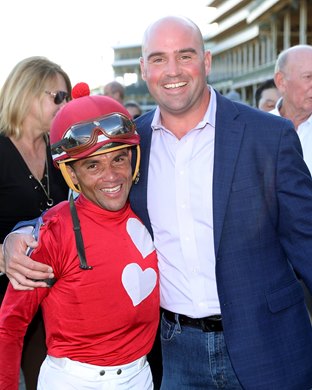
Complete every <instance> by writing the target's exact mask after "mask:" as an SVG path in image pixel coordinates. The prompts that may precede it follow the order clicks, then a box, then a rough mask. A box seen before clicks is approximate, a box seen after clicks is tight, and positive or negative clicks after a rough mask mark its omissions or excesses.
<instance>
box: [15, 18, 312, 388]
mask: <svg viewBox="0 0 312 390" xmlns="http://www.w3.org/2000/svg"><path fill="white" fill-rule="evenodd" d="M210 70H211V54H210V53H209V52H208V51H205V50H204V44H203V39H202V36H201V33H200V31H199V29H198V27H197V26H196V25H194V23H193V22H191V21H190V20H188V19H185V18H182V17H165V18H162V19H160V20H158V21H156V22H155V23H153V24H152V25H151V26H149V28H148V29H147V31H146V32H145V35H144V38H143V46H142V58H141V71H142V76H143V79H144V80H145V81H146V83H147V86H148V88H149V91H150V93H151V94H152V95H153V97H154V98H155V100H156V101H157V103H158V107H157V108H156V110H155V111H153V112H149V113H147V114H145V115H143V116H141V117H139V118H138V119H137V122H136V123H137V127H138V131H139V133H140V136H141V150H142V158H141V167H140V179H139V181H138V183H137V184H136V185H134V186H133V187H132V191H131V194H130V201H131V205H132V208H133V210H134V211H135V212H136V213H137V214H138V215H139V216H140V218H141V219H142V221H143V222H144V224H145V225H146V226H147V227H148V229H149V231H150V233H151V234H152V235H153V238H154V242H155V247H156V249H157V253H158V258H159V270H160V291H161V307H162V320H161V346H162V356H163V380H162V385H161V388H162V389H163V390H183V389H187V390H192V389H202V390H204V389H205V390H206V389H220V388H222V389H227V390H236V389H237V390H238V389H247V390H307V389H310V388H312V329H311V324H310V320H309V316H308V313H307V310H306V306H305V302H304V296H303V291H302V287H301V284H300V282H299V280H298V276H299V277H300V278H302V279H303V280H304V282H305V284H306V285H307V287H308V288H309V290H310V291H312V180H311V176H310V174H309V171H308V169H307V166H306V165H305V163H304V161H303V158H302V150H301V146H300V141H299V139H298V136H297V134H296V132H295V131H294V128H293V125H292V123H291V122H290V121H288V120H286V119H283V118H278V117H275V116H273V115H271V114H267V113H263V112H261V111H259V110H255V109H253V108H250V107H248V106H247V105H243V104H240V103H235V102H231V101H230V100H228V99H226V98H224V97H222V96H221V95H220V94H219V93H218V92H216V91H215V90H214V89H213V88H211V87H209V86H207V85H206V77H207V76H208V75H209V73H210ZM10 246H11V244H10ZM14 256H15V257H14ZM14 256H13V260H12V261H11V263H10V265H9V266H8V274H9V276H11V278H12V281H13V283H14V284H15V287H16V288H25V287H23V286H26V288H31V287H35V286H37V285H36V284H34V282H31V281H29V280H26V279H25V275H27V276H28V277H31V278H45V277H47V276H48V275H47V274H46V273H40V272H39V271H46V270H43V269H42V268H40V267H41V266H40V265H35V264H34V263H30V261H29V260H28V259H27V260H26V259H25V256H19V257H20V259H21V260H18V261H19V262H20V263H19V264H21V263H22V262H23V261H24V263H23V264H24V265H25V264H26V263H25V261H27V262H28V263H27V264H31V267H32V268H33V269H36V270H37V271H29V270H28V271H27V274H26V273H25V272H24V271H22V268H24V266H23V267H21V266H20V265H18V261H17V257H16V253H15V254H14ZM49 271H51V270H49ZM21 273H24V276H23V275H21ZM17 282H19V283H20V284H22V285H23V286H22V287H21V285H20V284H19V285H18V284H17Z"/></svg>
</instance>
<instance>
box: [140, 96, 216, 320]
mask: <svg viewBox="0 0 312 390" xmlns="http://www.w3.org/2000/svg"><path fill="white" fill-rule="evenodd" d="M210 91H211V98H210V103H209V107H208V109H207V112H206V114H205V116H204V118H203V120H202V121H200V122H199V123H198V125H197V126H196V127H195V128H194V129H192V130H191V131H189V132H188V133H187V134H185V135H184V136H183V137H182V138H181V139H180V140H179V139H178V138H176V136H175V135H173V134H172V133H171V132H170V131H169V130H168V129H166V128H165V127H164V126H162V124H161V120H160V112H159V109H158V108H157V109H156V112H155V115H154V119H153V121H152V129H153V134H152V147H151V154H150V163H149V176H148V197H147V202H148V203H147V204H148V212H149V216H150V219H151V224H152V228H153V232H154V238H155V247H156V249H157V253H158V259H159V269H160V300H161V307H162V308H164V309H167V310H170V311H172V312H175V313H179V314H185V315H187V316H189V317H194V318H200V317H205V316H209V315H212V314H219V313H220V305H219V299H218V294H217V286H216V277H215V253H214V243H213V215H212V176H213V158H214V138H215V119H216V95H215V92H214V91H213V89H212V88H210Z"/></svg>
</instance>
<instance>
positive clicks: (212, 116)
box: [151, 85, 217, 130]
mask: <svg viewBox="0 0 312 390" xmlns="http://www.w3.org/2000/svg"><path fill="white" fill-rule="evenodd" d="M207 88H209V90H210V101H209V105H208V107H207V111H206V113H205V115H204V117H203V119H202V120H201V121H200V122H199V123H198V124H197V126H195V127H194V128H195V129H201V128H204V127H205V126H206V125H207V124H209V125H210V126H212V127H213V128H215V125H216V109H217V97H216V93H215V91H214V89H213V88H212V87H211V86H210V85H208V86H207ZM151 127H152V129H153V130H162V129H164V126H163V125H162V123H161V116H160V109H159V106H157V107H156V111H155V114H154V118H153V120H152V123H151Z"/></svg>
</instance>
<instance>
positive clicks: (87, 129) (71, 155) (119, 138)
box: [51, 113, 140, 191]
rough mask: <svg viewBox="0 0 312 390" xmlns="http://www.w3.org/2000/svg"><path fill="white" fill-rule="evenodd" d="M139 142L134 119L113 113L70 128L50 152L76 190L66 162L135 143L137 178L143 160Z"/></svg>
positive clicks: (52, 146)
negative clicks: (67, 170) (141, 159)
mask: <svg viewBox="0 0 312 390" xmlns="http://www.w3.org/2000/svg"><path fill="white" fill-rule="evenodd" d="M139 142H140V137H139V135H138V134H137V132H136V126H135V124H134V122H133V121H132V120H131V119H129V118H128V117H127V116H125V115H123V114H121V113H112V114H109V115H105V116H102V117H99V118H95V119H92V120H91V121H84V122H79V123H77V124H75V125H73V126H71V127H69V128H68V129H67V130H66V131H65V133H64V135H63V138H62V139H61V140H60V141H58V142H56V143H54V144H52V145H51V152H52V157H53V160H54V162H56V163H58V166H59V168H60V169H61V171H62V174H63V176H64V178H65V180H66V182H67V184H68V185H69V187H70V188H72V189H74V190H75V191H77V189H76V188H75V187H73V184H72V182H71V180H70V178H69V177H68V175H67V173H66V168H65V163H67V162H69V161H74V160H78V159H81V158H85V157H88V156H91V155H94V154H98V153H108V152H110V151H113V150H117V149H120V148H125V147H131V146H132V145H136V146H137V159H136V160H137V162H136V166H135V170H134V174H133V180H134V179H135V178H136V176H137V174H138V169H139V163H140V148H139Z"/></svg>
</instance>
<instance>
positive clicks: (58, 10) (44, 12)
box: [0, 0, 211, 89]
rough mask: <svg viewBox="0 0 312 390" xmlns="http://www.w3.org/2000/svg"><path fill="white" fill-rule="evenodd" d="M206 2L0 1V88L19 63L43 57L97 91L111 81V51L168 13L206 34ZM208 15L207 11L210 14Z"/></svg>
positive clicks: (138, 39)
mask: <svg viewBox="0 0 312 390" xmlns="http://www.w3.org/2000/svg"><path fill="white" fill-rule="evenodd" d="M205 5H206V1H205V0H193V1H190V0H155V1H150V0H53V1H51V0H50V1H47V0H9V1H5V0H4V1H1V3H0V37H1V46H0V88H1V86H2V85H3V83H4V81H5V79H6V78H7V76H8V75H9V73H10V71H11V69H12V68H13V67H14V66H15V64H16V63H18V62H19V61H20V60H22V59H24V58H26V57H30V56H33V55H42V56H45V57H47V58H49V59H50V60H51V61H54V62H56V63H58V64H59V65H61V67H62V68H63V69H64V70H65V71H66V72H67V73H68V75H69V77H70V79H71V81H72V84H73V85H75V84H76V83H77V82H80V81H84V82H87V83H88V84H89V86H90V88H92V89H93V88H97V87H98V86H101V85H104V84H106V83H107V82H109V81H111V80H112V79H113V78H114V74H113V70H112V66H111V64H112V62H113V59H114V57H113V49H112V46H114V45H117V44H129V43H138V44H140V43H141V39H142V36H143V33H144V31H145V29H146V27H147V26H148V25H149V24H150V23H151V22H152V21H153V20H155V19H158V18H159V17H162V16H166V15H169V14H171V15H173V14H174V15H184V16H188V17H189V18H191V19H192V20H193V21H194V22H196V23H197V24H198V25H199V27H200V28H201V30H202V32H203V33H205V31H204V30H205V28H206V27H207V22H206V20H207V12H209V10H208V8H207V7H205ZM210 12H211V11H210Z"/></svg>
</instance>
